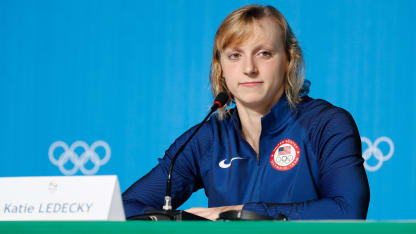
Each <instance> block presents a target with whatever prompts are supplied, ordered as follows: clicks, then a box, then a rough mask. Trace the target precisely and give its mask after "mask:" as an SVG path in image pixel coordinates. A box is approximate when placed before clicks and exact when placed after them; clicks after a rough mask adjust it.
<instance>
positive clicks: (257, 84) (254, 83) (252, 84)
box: [240, 81, 263, 87]
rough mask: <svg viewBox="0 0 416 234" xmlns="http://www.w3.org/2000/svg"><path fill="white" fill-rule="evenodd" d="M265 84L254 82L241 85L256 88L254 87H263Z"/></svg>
mask: <svg viewBox="0 0 416 234" xmlns="http://www.w3.org/2000/svg"><path fill="white" fill-rule="evenodd" d="M262 84H263V82H262V81H255V82H254V81H252V82H241V83H240V85H242V86H245V87H254V86H259V85H262Z"/></svg>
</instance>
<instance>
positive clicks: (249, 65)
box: [244, 58, 258, 77]
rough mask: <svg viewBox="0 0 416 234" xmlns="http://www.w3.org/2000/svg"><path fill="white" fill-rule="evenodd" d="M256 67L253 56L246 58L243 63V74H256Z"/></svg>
mask: <svg viewBox="0 0 416 234" xmlns="http://www.w3.org/2000/svg"><path fill="white" fill-rule="evenodd" d="M257 73H258V69H257V66H256V63H255V61H254V59H253V58H247V59H246V61H245V63H244V74H245V75H247V76H249V77H253V76H255V75H257Z"/></svg>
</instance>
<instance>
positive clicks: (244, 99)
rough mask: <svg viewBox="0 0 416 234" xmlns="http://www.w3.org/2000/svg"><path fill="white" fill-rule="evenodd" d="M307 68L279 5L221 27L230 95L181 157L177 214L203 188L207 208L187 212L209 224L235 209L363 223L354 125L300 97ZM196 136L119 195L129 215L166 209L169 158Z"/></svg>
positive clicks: (220, 61) (218, 79)
mask: <svg viewBox="0 0 416 234" xmlns="http://www.w3.org/2000/svg"><path fill="white" fill-rule="evenodd" d="M303 69H304V65H303V58H302V53H301V49H300V47H299V45H298V42H297V40H296V38H295V36H294V34H293V32H292V31H291V29H290V27H289V25H288V24H287V22H286V20H285V19H284V17H283V16H282V15H281V13H280V12H279V11H277V10H276V9H275V8H273V7H271V6H266V7H263V6H259V5H249V6H245V7H242V8H240V9H237V10H235V11H234V12H232V13H231V14H230V15H229V16H228V17H227V18H226V19H225V20H224V21H223V22H222V24H221V25H220V27H219V29H218V31H217V33H216V36H215V42H214V51H213V59H212V64H211V75H210V81H211V86H212V90H213V94H214V96H215V95H217V94H218V93H220V92H223V91H226V92H227V93H229V95H230V97H231V99H230V101H229V102H228V104H227V106H226V107H225V108H222V109H220V110H219V111H218V113H217V115H215V116H214V117H213V118H211V119H210V120H209V121H208V122H207V123H206V124H205V125H204V126H203V127H202V128H201V130H200V131H199V132H198V133H197V134H196V136H195V137H194V138H193V139H192V140H191V142H190V144H189V145H187V147H186V148H185V150H184V151H183V152H182V153H181V155H180V156H179V157H178V159H177V161H176V164H175V168H174V174H175V175H174V176H173V186H172V198H173V206H174V208H175V207H178V206H179V205H181V204H182V203H183V202H184V201H185V200H186V199H187V198H188V197H189V196H190V195H191V193H192V192H194V191H196V190H198V189H200V188H204V189H205V193H206V195H207V197H208V206H209V208H191V209H188V210H187V211H188V212H190V213H193V214H196V215H199V216H203V217H206V218H209V219H212V220H215V219H217V218H218V215H219V213H221V212H223V211H227V210H238V209H244V210H250V211H254V212H257V213H260V214H263V215H267V216H272V217H275V218H277V217H278V215H279V214H283V215H285V216H287V217H288V218H289V219H365V218H366V214H367V208H368V203H369V187H368V182H367V177H366V174H365V171H364V168H363V159H362V157H361V141H360V136H359V133H358V130H357V127H356V125H355V123H354V120H353V118H352V117H351V116H350V115H349V114H348V112H346V111H345V110H343V109H341V108H338V107H335V106H333V105H331V104H329V103H328V102H326V101H323V100H315V99H312V98H310V97H308V96H302V92H301V87H302V85H303V83H304V82H303V81H304V80H303ZM300 96H302V97H300ZM232 103H235V108H230V106H231V104H232ZM194 129H195V127H194V128H192V129H190V130H189V131H187V132H186V133H185V134H183V135H182V136H180V137H179V138H178V139H177V140H176V141H175V143H174V144H173V145H172V146H171V147H170V148H169V149H168V150H167V151H166V154H165V156H164V158H163V159H160V160H159V165H157V166H156V167H155V168H154V169H153V170H152V171H151V172H150V173H149V174H147V175H146V176H144V177H143V178H142V179H140V180H139V181H137V182H136V183H135V184H134V185H132V186H131V187H130V188H129V189H128V190H127V191H126V192H125V193H124V194H123V202H124V207H125V211H126V216H127V217H129V216H133V215H137V214H140V213H143V212H144V211H145V210H148V209H161V206H162V205H163V201H164V198H163V196H164V189H165V181H166V178H167V171H168V167H169V164H170V160H171V158H172V156H173V155H174V154H175V152H176V151H177V149H178V147H180V146H181V145H182V144H183V142H184V141H185V140H186V139H187V138H188V137H189V135H190V134H191V133H192V132H193V130H194Z"/></svg>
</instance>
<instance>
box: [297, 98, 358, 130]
mask: <svg viewBox="0 0 416 234" xmlns="http://www.w3.org/2000/svg"><path fill="white" fill-rule="evenodd" d="M296 109H297V112H298V117H299V118H300V119H303V121H307V122H309V123H310V126H315V127H317V126H321V127H323V126H325V125H328V124H329V123H330V124H331V125H338V126H339V127H342V126H349V127H354V128H355V127H356V124H355V121H354V118H353V117H352V115H351V114H350V113H349V112H348V111H347V110H345V109H344V108H341V107H338V106H335V105H333V104H332V103H330V102H328V101H326V100H323V99H314V98H311V97H309V96H305V97H304V98H303V99H302V101H301V102H300V103H299V104H298V106H297V108H296Z"/></svg>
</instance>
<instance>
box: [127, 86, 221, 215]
mask: <svg viewBox="0 0 416 234" xmlns="http://www.w3.org/2000/svg"><path fill="white" fill-rule="evenodd" d="M228 99H229V96H228V94H227V93H226V92H221V93H219V94H218V95H217V96H216V97H215V100H214V103H213V104H212V106H211V110H210V112H209V113H208V114H207V116H205V118H204V120H202V122H200V123H199V124H198V126H197V128H196V129H195V131H194V132H193V133H192V134H191V136H190V137H189V138H188V139H187V140H186V141H185V143H184V144H183V145H182V146H181V147H180V148H179V150H178V151H177V152H176V154H175V156H173V158H172V161H171V163H170V166H169V174H168V179H167V181H166V195H165V204H164V205H163V210H162V211H158V210H152V211H148V212H146V213H145V214H144V215H139V216H135V217H131V218H129V220H154V221H157V220H207V219H205V218H203V217H200V216H197V215H194V214H191V213H188V212H185V211H178V210H172V197H171V187H172V172H173V166H174V165H175V162H176V159H177V158H178V156H179V154H180V153H182V151H183V150H184V148H185V146H186V145H187V144H188V143H189V141H191V139H192V138H193V137H194V136H195V134H196V133H197V132H198V131H199V129H200V128H201V127H202V125H203V124H204V123H205V122H206V121H207V120H208V118H209V117H210V116H211V114H212V113H214V112H215V111H216V110H217V109H218V108H220V107H223V106H224V105H225V104H226V103H227V102H228Z"/></svg>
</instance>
